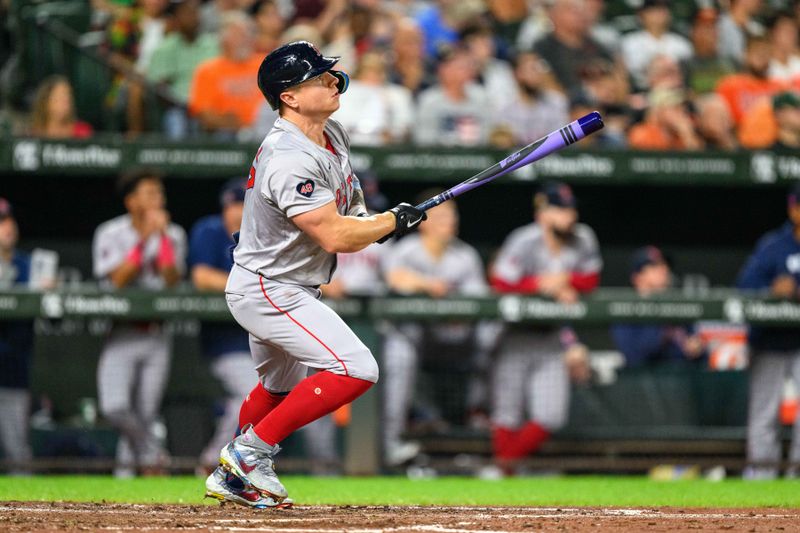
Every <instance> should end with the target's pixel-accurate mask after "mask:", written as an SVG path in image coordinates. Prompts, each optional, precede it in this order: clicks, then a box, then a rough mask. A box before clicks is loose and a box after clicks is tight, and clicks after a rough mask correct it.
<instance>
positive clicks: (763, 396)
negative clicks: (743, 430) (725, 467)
mask: <svg viewBox="0 0 800 533" xmlns="http://www.w3.org/2000/svg"><path fill="white" fill-rule="evenodd" d="M787 210H788V218H789V220H788V221H787V222H786V223H785V224H784V225H783V226H782V227H781V228H778V229H776V230H774V231H771V232H769V233H767V234H766V235H764V236H763V237H762V238H761V239H760V240H759V241H758V243H757V244H756V247H755V250H754V251H753V254H752V255H751V256H750V258H749V259H748V260H747V263H745V265H744V267H743V268H742V271H741V273H740V274H739V279H738V282H737V285H738V287H739V288H740V289H745V290H749V291H760V292H765V293H768V295H769V296H771V297H773V298H779V299H781V300H787V301H792V302H797V301H798V298H800V290H798V287H800V184H795V185H794V186H793V187H792V189H791V190H790V191H789V195H788V209H787ZM749 343H750V351H751V357H750V403H749V407H748V421H747V460H748V462H749V463H750V466H749V467H748V469H747V470H745V473H744V475H745V478H749V479H772V478H775V477H777V475H778V469H779V464H780V462H781V457H782V445H781V437H780V435H781V431H780V429H781V427H780V422H779V420H778V412H779V407H780V404H781V399H782V394H783V389H784V384H785V381H786V380H787V379H790V380H791V381H792V382H793V384H794V387H800V330H798V329H797V328H785V329H784V328H765V327H751V328H750V333H749ZM789 462H790V463H791V466H790V469H789V471H788V472H787V475H789V476H791V477H797V475H798V473H800V472H798V470H800V416H798V417H797V418H795V422H794V431H793V435H792V443H791V447H790V448H789Z"/></svg>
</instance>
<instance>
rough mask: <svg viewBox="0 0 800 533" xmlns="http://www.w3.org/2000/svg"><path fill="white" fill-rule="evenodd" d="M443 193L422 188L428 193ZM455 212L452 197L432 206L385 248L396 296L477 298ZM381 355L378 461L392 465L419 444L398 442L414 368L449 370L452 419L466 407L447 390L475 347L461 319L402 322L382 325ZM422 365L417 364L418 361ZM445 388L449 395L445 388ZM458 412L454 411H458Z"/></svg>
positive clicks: (480, 277)
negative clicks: (411, 231)
mask: <svg viewBox="0 0 800 533" xmlns="http://www.w3.org/2000/svg"><path fill="white" fill-rule="evenodd" d="M440 192H442V191H440V190H437V191H433V190H431V191H425V192H423V193H422V194H421V195H420V198H430V197H432V196H435V195H436V194H438V193H440ZM457 234H458V210H457V208H456V204H455V201H452V200H451V201H448V202H445V203H443V204H441V205H438V206H436V207H434V208H432V209H431V210H430V211H429V212H428V220H427V221H425V222H423V223H422V224H420V230H419V234H418V235H412V236H409V237H406V238H405V239H402V240H401V241H400V242H399V243H397V244H396V245H395V246H394V247H393V248H392V251H391V253H389V254H388V256H387V258H386V260H385V264H384V270H385V273H386V283H387V285H388V287H389V288H390V289H391V290H392V291H393V292H395V293H398V294H406V295H411V294H424V295H427V296H430V297H432V298H442V297H446V296H457V295H462V296H482V295H485V294H487V293H488V292H489V286H488V284H487V283H486V275H485V273H484V266H483V262H482V261H481V259H480V256H479V255H478V252H477V251H476V250H475V249H474V248H473V247H472V246H470V245H469V244H467V243H465V242H464V241H462V240H460V239H458V238H457V237H456V235H457ZM385 329H386V335H385V341H384V350H383V358H384V365H385V368H386V372H385V377H384V387H383V391H384V402H383V445H384V460H385V462H386V463H387V464H388V465H390V466H395V465H398V464H400V463H403V462H405V461H407V460H409V459H411V458H413V457H414V456H415V455H416V454H417V453H418V452H419V448H420V446H419V443H417V442H414V441H405V440H402V438H401V437H402V435H403V433H404V430H405V426H406V418H407V416H408V411H409V409H410V407H411V404H412V400H413V398H414V387H415V383H416V377H417V373H418V371H419V369H420V367H424V368H427V369H431V370H434V371H435V370H440V369H441V368H443V367H446V368H447V369H448V376H449V379H448V380H447V383H442V385H443V386H442V387H439V390H440V391H441V392H443V393H444V394H440V395H439V396H441V397H442V398H441V401H439V402H436V403H438V404H443V403H445V402H446V403H448V404H449V405H447V406H446V408H445V409H444V410H446V411H448V413H447V414H448V415H450V417H451V418H455V419H458V417H459V416H460V415H463V414H465V413H466V407H464V406H463V405H459V401H458V397H459V396H460V395H459V394H458V393H454V394H453V390H450V391H447V390H446V388H447V387H445V386H447V385H449V386H450V387H449V388H450V389H455V388H459V387H458V385H461V387H460V388H463V386H464V385H465V384H466V382H467V380H468V379H469V377H470V373H471V372H472V370H473V363H474V355H475V353H476V343H475V330H476V328H475V325H474V324H470V323H465V322H440V323H435V324H430V323H423V322H402V323H399V324H396V325H392V324H387V327H386V328H385ZM421 363H422V364H421ZM448 392H450V393H451V394H447V393H448ZM459 411H460V412H459Z"/></svg>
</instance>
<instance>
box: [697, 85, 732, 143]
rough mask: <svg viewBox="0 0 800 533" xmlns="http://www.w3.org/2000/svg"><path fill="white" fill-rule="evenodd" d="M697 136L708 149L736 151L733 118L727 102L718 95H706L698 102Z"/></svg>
mask: <svg viewBox="0 0 800 533" xmlns="http://www.w3.org/2000/svg"><path fill="white" fill-rule="evenodd" d="M696 106H697V134H698V135H699V136H700V139H701V140H702V142H703V144H704V145H705V147H706V148H710V149H716V150H736V148H738V146H739V143H738V142H737V141H736V132H735V130H734V128H733V118H732V117H731V112H730V110H729V109H728V105H727V104H726V103H725V100H723V99H722V97H721V96H720V95H718V94H714V93H711V94H704V95H702V96H700V97H699V98H698V99H697V101H696Z"/></svg>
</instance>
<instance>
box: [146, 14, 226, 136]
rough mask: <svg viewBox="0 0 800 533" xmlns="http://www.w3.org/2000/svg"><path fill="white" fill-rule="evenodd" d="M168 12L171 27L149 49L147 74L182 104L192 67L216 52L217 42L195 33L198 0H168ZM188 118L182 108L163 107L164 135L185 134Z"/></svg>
mask: <svg viewBox="0 0 800 533" xmlns="http://www.w3.org/2000/svg"><path fill="white" fill-rule="evenodd" d="M168 14H169V17H170V25H171V27H172V31H171V32H170V33H169V35H167V37H166V38H165V39H164V41H163V42H162V43H161V44H160V45H159V46H158V48H156V49H155V51H154V52H153V57H152V58H151V60H150V66H149V67H148V69H147V77H148V78H149V79H150V80H152V81H153V82H155V83H158V84H163V85H164V86H165V87H167V88H168V90H169V93H170V94H171V95H172V97H173V98H174V99H175V100H176V101H178V102H181V103H183V104H186V103H188V101H189V90H190V87H191V83H192V78H193V77H194V73H195V70H196V69H197V67H198V65H200V64H201V63H203V62H204V61H206V60H209V59H211V58H212V57H215V56H216V55H217V54H219V45H218V42H217V37H216V36H215V35H212V34H208V33H206V34H201V33H199V31H200V2H199V0H171V1H170V4H169V9H168ZM188 120H189V118H188V116H187V114H186V111H185V109H182V108H176V109H171V110H169V111H167V113H166V115H165V117H164V130H165V132H166V134H167V136H168V137H170V138H172V139H180V138H183V137H186V135H187V134H188V132H189V130H190V126H189V122H188Z"/></svg>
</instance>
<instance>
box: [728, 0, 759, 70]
mask: <svg viewBox="0 0 800 533" xmlns="http://www.w3.org/2000/svg"><path fill="white" fill-rule="evenodd" d="M761 3H762V2H761V0H730V1H729V4H730V7H729V9H728V11H727V12H725V13H723V14H722V15H721V16H720V18H719V22H718V27H719V53H720V55H721V56H722V57H724V58H729V59H732V60H733V61H735V62H736V64H739V65H740V64H742V62H743V61H744V55H745V48H746V44H747V38H748V37H749V36H756V37H758V36H762V35H764V28H763V27H762V26H761V24H759V23H758V22H757V21H756V20H755V16H756V15H757V14H758V12H759V10H760V9H761Z"/></svg>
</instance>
